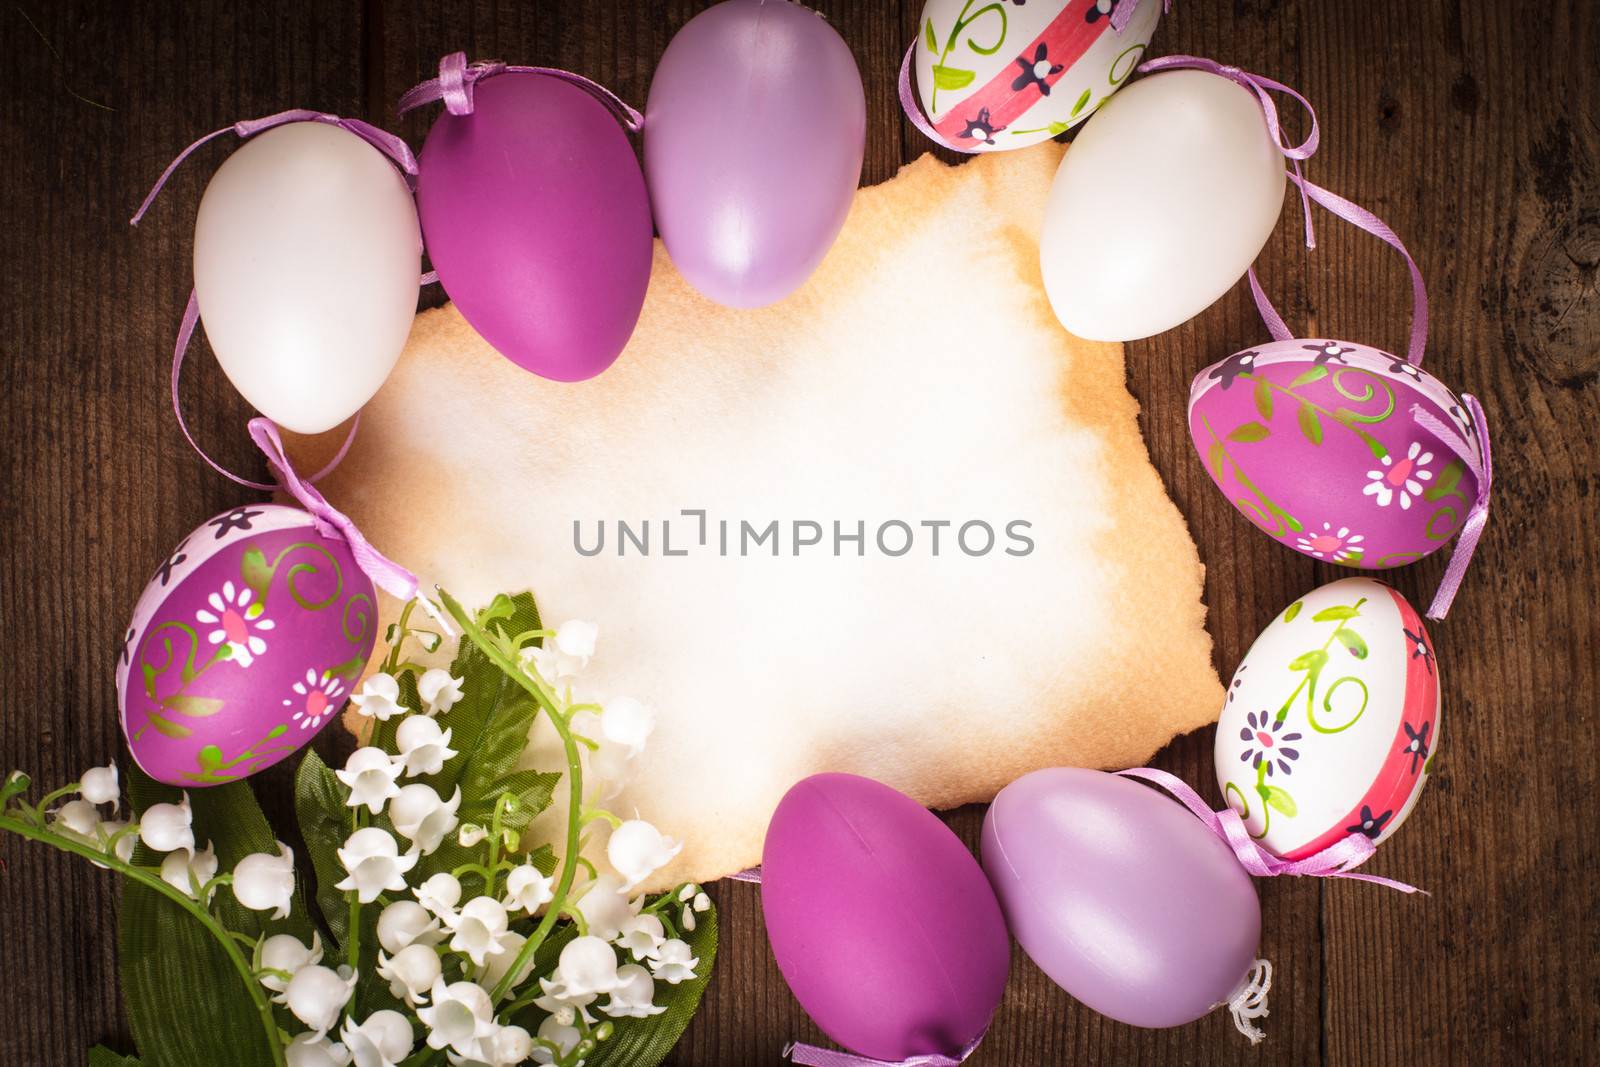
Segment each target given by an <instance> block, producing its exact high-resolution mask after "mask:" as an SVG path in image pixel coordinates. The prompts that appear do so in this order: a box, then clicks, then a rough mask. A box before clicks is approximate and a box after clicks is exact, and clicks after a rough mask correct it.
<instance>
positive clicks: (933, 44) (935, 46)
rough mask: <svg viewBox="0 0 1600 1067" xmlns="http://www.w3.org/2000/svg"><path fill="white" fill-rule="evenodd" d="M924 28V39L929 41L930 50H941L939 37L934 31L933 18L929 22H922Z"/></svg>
mask: <svg viewBox="0 0 1600 1067" xmlns="http://www.w3.org/2000/svg"><path fill="white" fill-rule="evenodd" d="M922 30H923V40H925V41H926V42H927V43H928V51H929V52H937V51H938V50H939V38H937V37H935V36H934V33H933V20H932V19H929V20H928V21H927V22H924V23H923V24H922Z"/></svg>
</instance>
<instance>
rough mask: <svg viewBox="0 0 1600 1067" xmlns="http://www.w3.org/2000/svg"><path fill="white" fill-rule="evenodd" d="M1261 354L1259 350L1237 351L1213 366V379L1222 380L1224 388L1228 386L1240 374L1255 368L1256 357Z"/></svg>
mask: <svg viewBox="0 0 1600 1067" xmlns="http://www.w3.org/2000/svg"><path fill="white" fill-rule="evenodd" d="M1260 354H1261V353H1259V352H1235V353H1234V354H1233V355H1231V356H1229V357H1228V358H1227V359H1225V360H1223V361H1222V362H1221V363H1218V364H1217V365H1216V366H1215V367H1213V368H1211V375H1210V376H1211V380H1212V381H1218V382H1221V383H1222V388H1224V389H1226V388H1228V386H1230V385H1232V384H1233V380H1234V379H1235V378H1237V377H1238V376H1239V375H1241V374H1244V373H1245V372H1247V371H1252V370H1254V369H1255V366H1256V357H1257V356H1259V355H1260Z"/></svg>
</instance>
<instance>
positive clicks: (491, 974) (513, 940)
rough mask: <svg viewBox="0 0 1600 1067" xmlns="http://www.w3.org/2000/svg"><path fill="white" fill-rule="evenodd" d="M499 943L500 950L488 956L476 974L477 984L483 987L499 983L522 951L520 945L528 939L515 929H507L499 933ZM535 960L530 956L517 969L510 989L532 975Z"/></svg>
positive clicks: (486, 987)
mask: <svg viewBox="0 0 1600 1067" xmlns="http://www.w3.org/2000/svg"><path fill="white" fill-rule="evenodd" d="M499 943H500V951H499V952H497V953H495V954H494V955H492V956H490V957H489V961H488V962H487V963H485V964H484V965H483V973H482V974H480V975H479V976H478V984H479V985H481V986H483V988H485V989H494V988H496V987H498V986H499V985H500V979H502V978H504V977H505V976H506V972H507V971H509V970H510V969H511V965H512V964H513V963H515V962H517V955H518V954H519V953H521V952H522V946H523V945H526V944H527V943H528V939H527V938H525V937H523V936H522V935H521V934H519V933H517V932H516V931H515V930H507V931H506V932H505V933H503V934H501V935H500V942H499ZM536 962H538V961H537V960H535V959H534V958H533V957H532V956H529V957H528V962H526V963H524V964H523V965H522V967H521V969H520V970H518V971H517V976H516V977H515V978H513V979H512V980H511V988H512V989H516V988H517V987H518V986H520V985H522V983H524V982H526V981H527V980H528V979H529V978H531V977H533V967H534V964H535V963H536Z"/></svg>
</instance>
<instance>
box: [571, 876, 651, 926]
mask: <svg viewBox="0 0 1600 1067" xmlns="http://www.w3.org/2000/svg"><path fill="white" fill-rule="evenodd" d="M640 903H642V901H641V902H640ZM638 910H639V909H638V908H637V907H635V906H634V905H633V904H632V903H630V902H629V900H628V896H627V894H626V893H625V892H623V889H622V879H620V878H618V877H617V876H616V875H614V874H602V875H601V876H600V877H599V878H596V879H595V880H594V881H593V882H591V883H590V884H589V888H588V889H586V890H584V893H583V895H582V896H581V897H579V898H578V911H579V913H580V914H582V915H583V921H584V922H585V923H586V924H587V925H588V927H589V932H590V933H591V934H593V935H594V936H595V937H598V938H600V939H601V940H604V941H610V940H611V939H612V938H614V937H616V936H617V935H618V934H619V933H621V932H622V924H623V923H625V922H627V921H628V919H630V918H632V917H633V916H634V915H635V914H636V913H637V912H638Z"/></svg>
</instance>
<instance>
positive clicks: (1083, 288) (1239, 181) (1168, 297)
mask: <svg viewBox="0 0 1600 1067" xmlns="http://www.w3.org/2000/svg"><path fill="white" fill-rule="evenodd" d="M1285 184H1286V178H1285V172H1284V159H1283V156H1282V155H1281V154H1280V153H1279V151H1278V148H1277V146H1276V144H1275V143H1274V142H1273V139H1272V137H1271V135H1270V134H1269V133H1268V131H1267V124H1266V119H1265V118H1264V117H1263V115H1262V113H1261V104H1260V102H1259V101H1258V100H1257V99H1256V97H1255V96H1254V95H1253V94H1251V93H1250V92H1249V91H1248V90H1246V89H1245V88H1243V87H1242V86H1240V85H1238V84H1237V83H1235V82H1232V81H1229V80H1228V79H1227V78H1224V77H1222V76H1221V75H1218V74H1210V73H1207V72H1205V71H1200V70H1172V71H1164V72H1162V73H1159V74H1153V75H1151V76H1149V77H1146V78H1142V79H1140V80H1139V81H1138V82H1135V83H1134V84H1133V85H1130V86H1129V87H1128V88H1127V89H1126V90H1124V91H1123V92H1122V93H1120V94H1119V95H1118V97H1117V102H1116V104H1115V106H1113V107H1109V108H1106V109H1105V110H1104V111H1103V112H1102V113H1101V114H1099V115H1097V116H1095V119H1094V121H1092V122H1090V123H1088V124H1087V125H1085V126H1084V128H1083V130H1082V132H1080V133H1079V134H1078V136H1077V138H1076V139H1075V140H1074V141H1073V143H1072V148H1071V149H1070V150H1069V151H1068V152H1067V154H1066V156H1065V157H1064V158H1063V159H1062V161H1061V166H1060V169H1058V170H1057V171H1056V177H1055V182H1054V184H1052V185H1051V187H1050V199H1049V201H1048V203H1047V204H1046V207H1045V219H1044V232H1043V234H1042V235H1041V238H1040V241H1039V266H1040V269H1041V270H1042V272H1043V274H1044V287H1045V292H1046V293H1047V294H1048V295H1049V297H1050V305H1051V307H1053V308H1054V309H1055V313H1056V317H1057V318H1058V319H1060V320H1061V324H1062V325H1063V326H1065V327H1066V328H1067V329H1068V330H1070V331H1071V332H1072V333H1074V334H1077V335H1078V336H1079V337H1086V338H1089V339H1091V340H1096V341H1132V340H1137V339H1138V338H1141V337H1149V336H1150V335H1151V334H1156V333H1160V332H1162V331H1163V330H1170V329H1171V328H1172V327H1174V326H1177V325H1178V324H1179V323H1182V322H1185V321H1187V320H1188V319H1190V318H1193V317H1194V316H1195V315H1198V314H1199V313H1200V312H1202V311H1204V310H1205V309H1206V308H1207V307H1210V306H1211V304H1213V303H1215V302H1216V300H1217V298H1218V297H1220V296H1221V295H1222V294H1223V293H1225V292H1227V291H1228V290H1229V289H1230V288H1231V287H1232V286H1233V284H1234V283H1235V282H1236V281H1238V280H1239V278H1240V277H1241V276H1242V275H1243V274H1244V272H1245V271H1246V270H1248V269H1249V267H1250V264H1251V263H1253V262H1254V261H1255V258H1256V256H1257V255H1258V254H1259V253H1260V252H1261V248H1262V246H1263V245H1265V244H1266V243H1267V238H1268V236H1270V235H1271V233H1272V229H1273V227H1274V226H1275V225H1276V224H1277V221H1278V216H1279V214H1280V213H1281V212H1282V209H1283V193H1284V186H1285Z"/></svg>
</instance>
